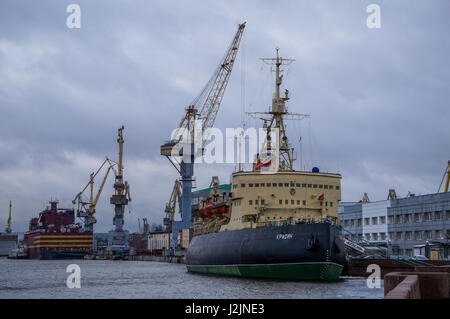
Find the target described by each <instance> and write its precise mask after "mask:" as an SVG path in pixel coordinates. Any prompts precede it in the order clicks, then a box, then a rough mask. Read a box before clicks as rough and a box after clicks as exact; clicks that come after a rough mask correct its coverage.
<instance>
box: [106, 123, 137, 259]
mask: <svg viewBox="0 0 450 319" xmlns="http://www.w3.org/2000/svg"><path fill="white" fill-rule="evenodd" d="M123 130H124V126H123V125H122V127H120V128H119V129H118V138H117V143H118V144H119V160H118V162H117V172H115V175H116V177H115V182H114V190H115V193H114V195H112V196H111V200H110V203H111V204H113V205H114V218H113V224H114V229H113V230H111V231H109V233H108V248H107V250H108V251H110V252H112V251H117V252H119V253H120V252H121V251H123V250H127V249H128V231H126V230H124V229H123V224H124V213H125V206H126V205H128V202H130V201H131V195H130V185H129V184H128V182H127V181H124V180H123V165H122V163H123V143H124V139H123Z"/></svg>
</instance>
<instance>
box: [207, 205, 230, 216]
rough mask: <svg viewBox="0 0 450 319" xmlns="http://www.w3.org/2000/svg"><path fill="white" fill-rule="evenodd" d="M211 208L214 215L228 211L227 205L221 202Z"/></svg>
mask: <svg viewBox="0 0 450 319" xmlns="http://www.w3.org/2000/svg"><path fill="white" fill-rule="evenodd" d="M210 210H211V214H212V215H222V214H225V213H226V212H227V205H226V204H225V203H220V204H218V205H215V206H212V207H211V208H210Z"/></svg>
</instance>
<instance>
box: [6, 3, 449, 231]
mask: <svg viewBox="0 0 450 319" xmlns="http://www.w3.org/2000/svg"><path fill="white" fill-rule="evenodd" d="M70 3H77V4H79V5H80V7H81V28H80V29H69V28H67V26H66V19H67V16H68V15H69V13H66V7H67V6H68V5H69V4H70ZM371 3H377V4H379V5H380V7H381V28H380V29H369V28H368V27H367V25H366V19H367V16H368V15H369V14H368V13H367V12H366V8H367V6H368V5H369V4H371ZM449 12H450V2H449V1H448V0H442V1H439V0H432V1H406V0H405V1H400V0H390V1H381V0H372V1H363V0H348V1H334V0H327V1H325V0H320V1H318V0H303V1H297V0H296V1H294V0H291V1H233V0H226V1H225V0H220V1H204V0H198V1H195V0H190V1H181V0H180V1H171V0H163V1H155V0H151V1H148V0H147V1H124V0H122V1H119V0H115V1H111V0H110V1H76V2H75V1H74V0H72V1H63V0H54V1H43V0H39V1H19V0H0V109H1V114H0V176H1V178H0V181H1V182H0V212H1V215H0V227H1V228H2V229H1V230H2V231H3V229H4V227H5V226H6V219H7V211H8V202H9V200H10V199H11V200H12V201H13V214H14V217H13V230H15V231H25V230H26V229H27V227H28V221H29V219H30V218H31V217H34V216H36V215H37V214H38V212H40V211H41V210H42V209H43V208H44V206H45V205H46V204H47V202H48V201H49V200H50V198H57V199H58V200H59V201H60V206H64V207H70V206H71V200H72V199H73V197H75V195H76V194H77V192H79V191H80V190H81V188H82V187H83V186H84V184H85V183H86V182H87V181H88V178H89V174H90V173H91V172H92V171H94V170H95V169H96V168H97V167H98V166H99V165H100V164H101V162H102V161H103V159H104V156H105V155H107V156H109V157H111V158H112V159H116V158H117V143H116V138H117V129H118V127H120V126H121V125H124V126H125V130H124V138H125V144H124V166H125V179H126V180H128V181H129V183H130V185H131V195H132V202H131V205H130V206H129V209H130V210H131V211H132V213H131V214H128V213H127V216H126V219H125V223H126V225H125V227H126V228H128V229H129V230H131V231H136V230H137V218H138V217H141V218H142V217H147V218H148V219H149V221H150V222H151V223H161V220H162V218H163V215H164V214H163V210H164V205H165V203H166V201H167V200H168V198H169V195H170V192H171V189H172V186H173V182H174V180H175V179H176V178H177V172H176V171H175V169H174V168H173V167H172V166H171V165H170V164H169V162H168V161H167V160H166V159H165V158H163V157H161V156H160V155H159V146H160V145H161V143H163V142H164V141H165V140H167V139H168V137H169V135H170V132H171V130H172V129H173V128H175V126H176V125H177V124H178V122H179V121H180V119H181V117H182V116H183V112H184V108H185V107H187V106H188V104H189V103H190V102H191V101H192V100H193V98H194V97H195V96H196V95H197V94H198V93H199V92H200V90H201V89H202V88H203V86H204V85H205V83H206V82H207V81H208V79H209V78H210V76H211V74H212V72H213V71H214V69H215V68H216V66H217V64H218V62H219V60H220V59H221V58H222V56H223V54H224V53H225V50H226V48H227V47H228V45H229V43H230V41H231V39H232V37H233V35H234V33H235V32H236V28H237V25H238V24H239V23H241V22H243V21H247V26H246V28H245V31H244V37H243V40H242V44H241V48H240V52H239V54H238V58H237V61H236V64H235V67H234V71H233V74H232V76H231V79H230V83H229V85H228V89H227V91H226V93H225V97H224V100H223V103H222V105H221V108H220V111H219V114H218V116H217V119H216V127H218V128H221V129H224V128H226V127H232V128H235V127H239V126H240V125H241V121H242V118H241V112H242V109H243V105H245V110H246V111H267V110H268V106H269V104H270V102H271V101H270V100H271V92H272V91H273V75H272V74H271V73H270V69H269V68H268V66H266V65H264V64H263V63H262V62H261V60H260V59H259V58H261V57H271V56H273V55H274V52H275V48H276V47H279V48H280V54H281V55H282V56H283V57H288V58H295V59H296V61H295V63H293V64H292V65H290V66H289V68H288V69H287V70H286V74H285V83H284V86H285V87H286V88H287V89H289V91H290V92H291V100H290V101H289V103H288V108H289V110H290V111H291V112H297V113H306V114H310V115H311V117H310V118H308V119H305V120H303V121H298V122H292V121H289V122H288V128H287V129H288V136H289V137H290V142H291V144H292V145H293V146H294V147H296V148H297V152H298V153H300V147H299V145H300V144H299V138H300V136H301V137H302V145H301V151H302V152H301V156H300V154H299V160H298V161H297V162H296V164H295V165H296V169H300V157H301V159H302V161H301V162H302V164H303V167H306V169H308V170H310V169H311V168H312V167H313V166H318V167H320V168H321V170H322V171H328V172H339V173H340V174H342V199H343V201H357V200H360V199H361V198H362V195H363V193H364V192H367V193H368V195H369V198H370V199H371V200H383V199H386V196H387V193H388V189H389V188H395V189H396V191H397V194H398V195H400V196H405V195H406V194H407V193H408V191H411V192H414V193H416V194H426V193H431V192H436V191H437V188H438V186H439V183H440V181H441V178H442V174H443V171H444V168H445V166H446V164H447V160H449V159H450V149H449V145H450V127H449V124H448V121H449V118H450V107H449V97H450V93H449V92H450V91H449V89H450V68H449V60H448V59H449V56H450V37H449V31H450V19H449V17H448V13H449ZM246 124H247V126H256V125H260V123H257V122H256V121H255V120H247V121H246ZM195 170H196V172H195V175H196V177H197V186H198V188H201V187H205V186H208V185H209V182H210V178H211V175H219V177H220V181H221V182H222V183H227V182H229V177H230V174H231V172H232V171H233V165H227V164H217V165H204V164H203V165H197V166H196V167H195ZM112 184H113V179H112V178H111V179H109V180H108V182H107V184H106V186H105V189H104V192H103V194H102V197H101V199H100V203H99V205H98V208H97V219H98V224H97V225H96V231H100V232H103V231H108V230H110V229H112V217H113V207H112V206H111V205H110V204H109V197H110V195H111V193H112V191H113V188H112Z"/></svg>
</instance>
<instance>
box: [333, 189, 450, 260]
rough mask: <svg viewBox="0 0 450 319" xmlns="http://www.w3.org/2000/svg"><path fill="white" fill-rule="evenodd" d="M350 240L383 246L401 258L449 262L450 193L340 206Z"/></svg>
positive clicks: (367, 200)
mask: <svg viewBox="0 0 450 319" xmlns="http://www.w3.org/2000/svg"><path fill="white" fill-rule="evenodd" d="M339 220H340V222H341V225H342V226H343V228H344V229H345V230H346V235H345V236H346V237H347V238H348V239H351V240H353V241H356V242H358V243H360V244H364V245H372V246H382V247H386V248H388V249H387V251H388V252H390V253H391V254H393V255H398V256H407V257H414V256H418V255H420V256H426V257H427V258H429V259H433V260H438V259H439V260H448V259H449V257H450V255H449V253H450V251H449V245H450V192H448V191H447V192H442V193H434V194H427V195H414V194H408V196H407V197H404V198H398V197H397V196H396V194H395V191H394V190H390V192H389V196H388V199H386V200H382V201H375V202H371V201H369V199H368V197H367V196H365V198H364V200H362V201H360V202H342V203H340V204H339Z"/></svg>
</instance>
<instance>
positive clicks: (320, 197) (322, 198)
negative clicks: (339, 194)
mask: <svg viewBox="0 0 450 319" xmlns="http://www.w3.org/2000/svg"><path fill="white" fill-rule="evenodd" d="M324 199H325V194H322V195H319V197H317V200H324Z"/></svg>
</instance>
